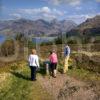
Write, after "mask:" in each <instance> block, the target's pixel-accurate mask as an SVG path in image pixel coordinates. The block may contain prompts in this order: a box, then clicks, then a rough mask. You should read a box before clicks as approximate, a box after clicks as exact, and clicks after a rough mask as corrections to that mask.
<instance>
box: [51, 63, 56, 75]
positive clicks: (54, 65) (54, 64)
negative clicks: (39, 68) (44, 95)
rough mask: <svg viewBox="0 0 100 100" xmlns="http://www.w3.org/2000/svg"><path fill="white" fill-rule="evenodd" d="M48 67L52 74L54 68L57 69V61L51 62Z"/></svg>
mask: <svg viewBox="0 0 100 100" xmlns="http://www.w3.org/2000/svg"><path fill="white" fill-rule="evenodd" d="M50 69H51V73H52V75H53V74H54V70H56V69H57V63H51V64H50Z"/></svg>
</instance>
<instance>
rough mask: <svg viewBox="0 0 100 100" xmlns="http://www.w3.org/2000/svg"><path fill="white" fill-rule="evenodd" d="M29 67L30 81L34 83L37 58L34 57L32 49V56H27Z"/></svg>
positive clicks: (37, 64)
mask: <svg viewBox="0 0 100 100" xmlns="http://www.w3.org/2000/svg"><path fill="white" fill-rule="evenodd" d="M29 66H30V69H31V80H32V81H36V69H37V68H39V57H38V56H37V55H36V50H35V49H32V54H30V56H29Z"/></svg>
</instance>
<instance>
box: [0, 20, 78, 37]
mask: <svg viewBox="0 0 100 100" xmlns="http://www.w3.org/2000/svg"><path fill="white" fill-rule="evenodd" d="M76 26H77V24H76V23H74V22H73V21H70V20H62V21H58V20H57V19H54V20H52V21H50V22H48V21H45V20H42V19H38V20H34V21H33V20H29V19H18V20H8V21H0V34H4V35H15V34H18V33H23V34H28V35H30V36H31V35H32V36H57V35H58V34H59V33H62V32H68V31H70V30H71V29H73V28H75V27H76Z"/></svg>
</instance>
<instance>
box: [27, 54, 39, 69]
mask: <svg viewBox="0 0 100 100" xmlns="http://www.w3.org/2000/svg"><path fill="white" fill-rule="evenodd" d="M28 61H29V66H35V67H39V58H38V56H37V55H33V54H30V56H29V59H28Z"/></svg>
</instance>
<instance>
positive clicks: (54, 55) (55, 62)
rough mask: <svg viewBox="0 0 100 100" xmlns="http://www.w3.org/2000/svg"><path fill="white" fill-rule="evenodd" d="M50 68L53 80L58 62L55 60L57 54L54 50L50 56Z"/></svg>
mask: <svg viewBox="0 0 100 100" xmlns="http://www.w3.org/2000/svg"><path fill="white" fill-rule="evenodd" d="M49 59H50V63H51V64H50V67H51V73H52V76H53V77H54V78H56V72H57V70H56V69H57V62H58V58H57V54H56V53H55V50H53V52H52V53H51V54H50V57H49Z"/></svg>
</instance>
